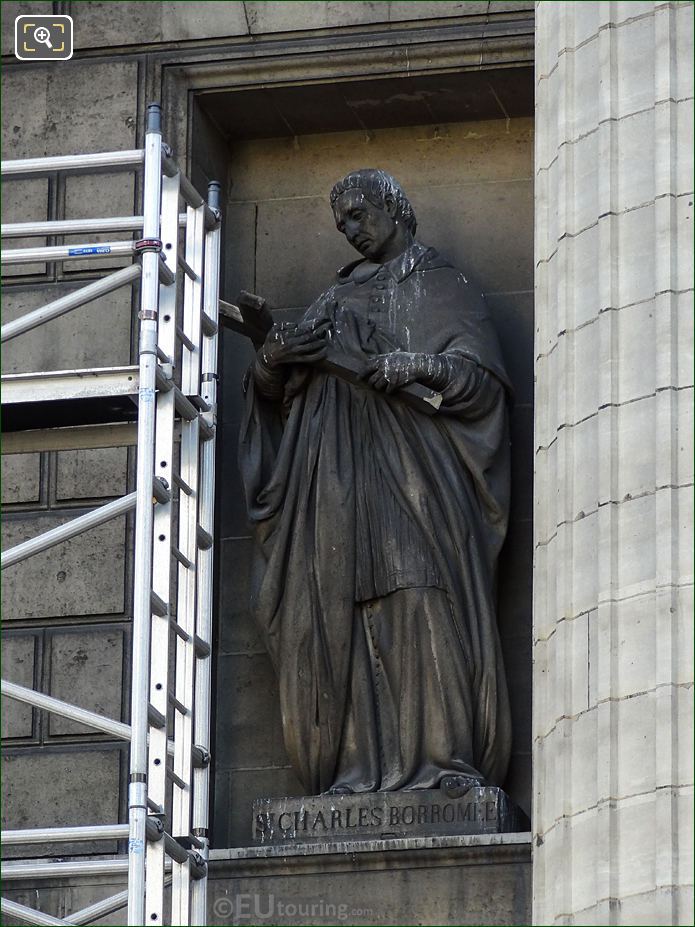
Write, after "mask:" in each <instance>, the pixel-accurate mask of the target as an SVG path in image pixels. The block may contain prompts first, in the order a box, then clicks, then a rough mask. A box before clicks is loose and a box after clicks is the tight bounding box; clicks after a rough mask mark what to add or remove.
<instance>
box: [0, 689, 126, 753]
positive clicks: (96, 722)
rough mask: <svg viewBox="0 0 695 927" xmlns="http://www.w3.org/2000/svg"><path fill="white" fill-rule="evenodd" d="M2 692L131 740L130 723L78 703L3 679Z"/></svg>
mask: <svg viewBox="0 0 695 927" xmlns="http://www.w3.org/2000/svg"><path fill="white" fill-rule="evenodd" d="M0 693H1V694H2V695H5V696H7V698H13V699H16V700H17V701H18V702H25V703H26V704H27V705H33V706H34V707H35V708H43V709H44V710H45V711H50V712H52V713H53V714H54V715H60V716H61V718H68V719H69V720H70V721H77V722H78V723H79V724H84V725H85V726H86V727H91V728H94V730H96V731H101V732H102V733H103V734H111V735H112V736H113V737H117V738H118V739H119V740H130V725H129V724H123V723H121V722H120V721H114V720H112V719H111V718H105V717H103V716H102V715H98V714H96V713H95V712H93V711H87V709H86V708H78V707H77V705H70V704H69V703H68V702H63V701H61V700H60V699H57V698H53V696H51V695H44V694H43V692H36V691H35V690H34V689H27V688H26V687H25V686H19V685H17V683H14V682H8V681H7V680H6V679H3V680H2V683H1V685H0Z"/></svg>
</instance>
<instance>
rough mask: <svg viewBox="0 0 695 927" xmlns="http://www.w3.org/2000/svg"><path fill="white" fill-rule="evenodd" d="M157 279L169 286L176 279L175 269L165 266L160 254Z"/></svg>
mask: <svg viewBox="0 0 695 927" xmlns="http://www.w3.org/2000/svg"><path fill="white" fill-rule="evenodd" d="M159 279H160V281H161V282H162V283H163V284H164V286H171V284H172V283H174V281H175V280H176V271H175V270H172V269H171V268H170V267H168V266H167V263H166V261H164V260H163V259H162V256H161V254H160V255H159Z"/></svg>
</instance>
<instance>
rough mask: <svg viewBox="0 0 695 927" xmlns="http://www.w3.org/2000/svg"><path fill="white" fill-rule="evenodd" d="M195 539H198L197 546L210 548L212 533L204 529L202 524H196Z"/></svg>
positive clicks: (204, 548) (202, 548) (205, 548)
mask: <svg viewBox="0 0 695 927" xmlns="http://www.w3.org/2000/svg"><path fill="white" fill-rule="evenodd" d="M196 539H197V541H198V547H199V548H200V549H201V550H210V548H211V547H212V535H211V534H210V532H209V531H206V530H205V528H203V527H202V525H198V528H197V530H196Z"/></svg>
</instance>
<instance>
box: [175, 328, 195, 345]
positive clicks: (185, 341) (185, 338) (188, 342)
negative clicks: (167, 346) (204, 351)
mask: <svg viewBox="0 0 695 927" xmlns="http://www.w3.org/2000/svg"><path fill="white" fill-rule="evenodd" d="M176 337H177V338H178V339H179V341H180V342H181V344H184V345H185V346H186V347H187V348H188V350H189V351H195V345H194V344H193V342H192V341H191V339H190V338H189V337H188V335H187V334H186V333H185V331H184V330H183V329H182V328H181V326H180V325H177V326H176Z"/></svg>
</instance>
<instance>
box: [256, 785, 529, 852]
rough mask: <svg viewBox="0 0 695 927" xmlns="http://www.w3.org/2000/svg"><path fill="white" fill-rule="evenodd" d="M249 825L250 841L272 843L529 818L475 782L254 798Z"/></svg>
mask: <svg viewBox="0 0 695 927" xmlns="http://www.w3.org/2000/svg"><path fill="white" fill-rule="evenodd" d="M252 828H253V839H254V842H255V843H262V844H278V843H304V842H305V841H313V840H323V841H333V840H387V839H391V838H394V837H427V836H434V835H446V834H500V833H513V832H519V831H525V830H528V828H529V823H528V819H527V818H526V815H525V814H524V813H523V811H521V809H520V808H519V807H518V806H517V805H515V804H514V802H512V801H511V799H510V798H509V797H508V796H507V794H506V793H505V792H503V791H502V789H499V788H496V787H491V786H476V787H474V788H471V789H469V790H468V791H467V792H466V793H465V794H464V795H461V796H459V797H456V798H451V797H449V796H448V795H447V794H446V792H443V791H441V790H440V789H421V790H413V791H405V792H363V793H362V794H357V795H316V796H312V797H304V798H258V799H256V801H254V803H253V823H252Z"/></svg>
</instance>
